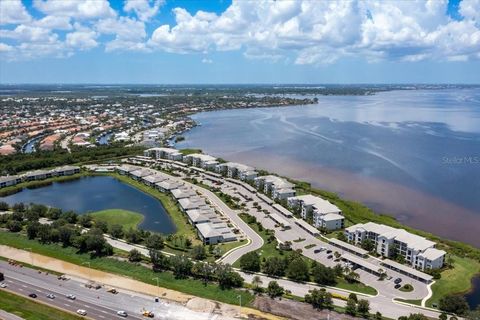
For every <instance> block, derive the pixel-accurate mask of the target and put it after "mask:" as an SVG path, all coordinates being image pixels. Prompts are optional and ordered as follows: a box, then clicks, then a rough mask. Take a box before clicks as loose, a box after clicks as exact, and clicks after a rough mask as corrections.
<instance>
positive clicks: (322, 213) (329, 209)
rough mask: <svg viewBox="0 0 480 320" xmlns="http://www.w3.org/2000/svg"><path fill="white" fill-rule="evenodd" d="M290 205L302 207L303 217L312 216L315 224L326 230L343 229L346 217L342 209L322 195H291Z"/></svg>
mask: <svg viewBox="0 0 480 320" xmlns="http://www.w3.org/2000/svg"><path fill="white" fill-rule="evenodd" d="M287 203H288V206H289V207H290V208H293V209H297V210H298V209H300V210H299V211H300V215H301V217H302V218H303V219H307V217H308V216H310V215H311V216H312V219H313V225H314V226H315V227H317V228H324V229H326V230H335V229H342V228H343V227H344V220H345V217H344V216H343V215H342V211H341V210H340V209H339V208H338V207H337V206H335V205H333V204H331V203H330V202H328V201H327V200H324V199H322V198H320V197H316V196H313V195H310V194H307V195H303V196H296V197H290V198H288V200H287Z"/></svg>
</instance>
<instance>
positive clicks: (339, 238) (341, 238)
mask: <svg viewBox="0 0 480 320" xmlns="http://www.w3.org/2000/svg"><path fill="white" fill-rule="evenodd" d="M337 239H338V240H340V241H345V242H347V241H348V239H347V236H346V235H345V233H344V232H340V233H339V234H338V235H337Z"/></svg>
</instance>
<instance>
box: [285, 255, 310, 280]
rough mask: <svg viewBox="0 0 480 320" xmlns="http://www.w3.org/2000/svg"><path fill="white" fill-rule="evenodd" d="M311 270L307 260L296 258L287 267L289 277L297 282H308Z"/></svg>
mask: <svg viewBox="0 0 480 320" xmlns="http://www.w3.org/2000/svg"><path fill="white" fill-rule="evenodd" d="M308 275H309V270H308V265H307V263H306V262H305V260H304V259H303V258H301V257H296V258H294V259H293V260H292V261H290V263H289V264H288V267H287V277H288V278H290V279H292V280H295V281H306V280H308Z"/></svg>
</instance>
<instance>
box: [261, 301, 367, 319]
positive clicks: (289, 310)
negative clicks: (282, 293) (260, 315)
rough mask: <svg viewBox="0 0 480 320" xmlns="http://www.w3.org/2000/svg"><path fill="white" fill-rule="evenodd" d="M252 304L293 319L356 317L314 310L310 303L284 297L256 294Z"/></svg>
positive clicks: (265, 310) (262, 309) (264, 310)
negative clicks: (272, 297) (276, 298)
mask: <svg viewBox="0 0 480 320" xmlns="http://www.w3.org/2000/svg"><path fill="white" fill-rule="evenodd" d="M253 306H254V307H255V308H257V309H259V310H260V311H263V312H268V313H272V314H274V315H277V316H281V317H285V318H287V319H295V320H304V319H327V318H328V317H329V319H331V320H353V319H358V318H355V317H351V316H347V315H345V314H341V313H337V312H334V311H328V310H316V309H313V308H312V306H311V305H309V304H306V303H303V302H298V301H293V300H286V299H282V300H273V299H270V298H269V297H263V296H257V297H256V298H255V301H254V302H253Z"/></svg>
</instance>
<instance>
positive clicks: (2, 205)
mask: <svg viewBox="0 0 480 320" xmlns="http://www.w3.org/2000/svg"><path fill="white" fill-rule="evenodd" d="M9 209H10V206H9V205H8V203H6V202H5V201H0V211H8V210H9Z"/></svg>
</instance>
